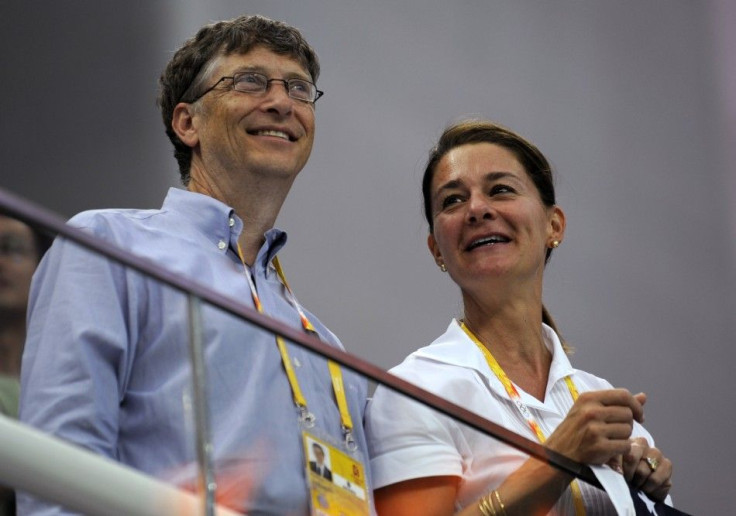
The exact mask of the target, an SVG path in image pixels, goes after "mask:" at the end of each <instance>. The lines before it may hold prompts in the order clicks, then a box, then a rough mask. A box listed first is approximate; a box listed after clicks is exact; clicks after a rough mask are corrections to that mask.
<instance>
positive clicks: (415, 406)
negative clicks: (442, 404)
mask: <svg viewBox="0 0 736 516" xmlns="http://www.w3.org/2000/svg"><path fill="white" fill-rule="evenodd" d="M366 434H367V439H368V450H369V452H370V457H371V472H372V474H373V481H374V487H376V488H379V487H384V486H387V485H391V484H395V483H397V482H402V481H404V480H410V479H414V478H422V477H433V476H444V475H450V476H462V474H463V458H462V456H461V453H460V452H459V451H458V450H459V449H461V446H460V445H459V444H458V443H456V442H455V441H456V438H457V437H458V436H459V434H460V433H459V431H458V430H457V425H456V424H455V423H454V422H453V421H452V420H451V419H450V418H448V417H446V416H443V415H442V414H439V413H437V412H435V411H434V410H432V409H430V408H428V407H426V406H424V405H423V404H421V403H418V402H416V401H413V400H411V399H409V398H407V397H405V396H403V395H401V394H397V393H395V392H393V391H391V390H389V389H387V388H384V387H378V388H377V389H376V392H375V395H374V397H373V399H372V400H371V401H370V402H369V404H368V409H367V411H366Z"/></svg>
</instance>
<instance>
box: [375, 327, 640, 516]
mask: <svg viewBox="0 0 736 516" xmlns="http://www.w3.org/2000/svg"><path fill="white" fill-rule="evenodd" d="M543 334H544V338H545V344H546V345H547V347H548V349H550V351H551V352H552V354H553V356H552V364H551V366H550V371H549V378H548V382H547V389H546V392H545V397H544V401H543V402H542V401H539V400H538V399H536V398H535V397H533V396H531V395H529V394H527V393H526V392H524V391H523V390H522V389H520V388H519V387H518V386H517V389H518V391H519V394H520V395H521V398H522V400H523V402H524V403H526V405H527V406H528V407H529V410H530V411H531V413H532V414H533V415H534V417H535V418H536V420H537V422H538V423H539V425H540V427H541V429H542V432H543V433H544V434H545V435H547V436H549V435H550V434H551V433H552V432H553V431H554V430H555V428H557V426H558V425H559V424H560V423H561V422H562V420H563V419H564V417H565V415H566V414H567V413H568V411H569V410H570V408H571V407H572V404H573V399H572V395H571V394H570V391H569V389H568V387H567V385H566V383H565V381H564V378H565V377H566V376H571V377H572V379H573V381H574V383H575V385H576V387H577V389H578V391H579V392H581V393H582V392H586V391H593V390H601V389H611V388H612V386H611V384H610V383H608V382H607V381H606V380H603V379H601V378H598V377H596V376H594V375H592V374H589V373H586V372H584V371H579V370H577V369H574V368H573V367H572V365H571V364H570V361H569V360H568V358H567V355H565V353H564V351H563V349H562V345H561V343H560V341H559V339H558V337H557V335H556V334H555V332H554V331H553V330H552V329H551V328H550V327H548V326H546V325H543ZM390 372H391V373H393V374H395V375H397V376H399V377H401V378H403V379H404V380H407V381H409V382H411V383H414V384H416V385H418V386H420V387H422V388H424V389H426V390H428V391H431V392H433V393H435V394H437V395H439V396H442V397H444V398H446V399H448V400H450V401H452V402H454V403H456V404H458V405H461V406H463V407H465V408H466V409H468V410H471V411H473V412H476V413H477V414H479V415H480V416H482V417H484V418H486V419H489V420H491V421H493V422H495V423H498V424H500V425H502V426H504V427H506V428H508V429H509V430H512V431H514V432H516V433H518V434H521V435H522V436H524V437H527V438H528V439H531V440H533V441H535V442H536V441H537V437H536V435H535V434H534V433H533V432H532V430H531V429H530V428H529V426H528V424H527V421H526V420H525V419H524V418H523V417H522V416H521V415H520V413H519V411H518V410H517V408H516V406H515V405H514V404H513V402H512V401H511V399H510V398H509V396H508V394H507V393H506V390H505V389H504V387H503V384H502V383H501V382H500V381H499V380H498V378H497V377H496V376H495V375H494V374H493V372H492V371H491V370H490V368H489V367H488V364H487V362H486V360H485V357H484V356H483V354H482V353H481V351H480V350H479V349H478V348H477V346H476V345H475V344H474V343H473V342H472V341H471V340H470V338H469V337H468V336H467V335H466V334H465V332H464V331H463V330H462V328H461V327H460V325H459V324H458V322H457V321H456V320H453V321H452V322H451V323H450V326H449V327H448V328H447V331H446V332H445V334H444V335H442V336H441V337H440V338H438V339H437V340H435V341H434V342H433V343H432V344H431V345H429V346H427V347H424V348H421V349H419V350H417V351H415V352H414V353H412V354H411V355H409V356H408V357H407V358H406V359H405V360H404V362H402V363H401V364H399V365H398V366H396V367H395V368H393V369H391V371H390ZM366 431H367V437H368V448H369V451H370V455H371V469H372V472H373V480H374V486H375V487H376V488H378V487H383V486H387V485H391V484H395V483H397V482H401V481H404V480H409V479H413V478H421V477H430V476H441V475H443V476H444V475H451V476H457V477H460V479H461V481H460V485H459V490H458V499H457V501H456V505H457V509H461V508H463V507H465V506H467V505H469V504H473V503H475V502H476V501H477V500H478V498H479V497H480V496H482V495H484V494H485V493H487V492H489V491H490V490H492V489H495V488H496V487H498V486H499V485H500V484H501V483H502V482H503V481H504V479H506V477H508V476H509V475H510V474H511V473H512V472H513V471H515V470H516V469H518V468H519V467H520V466H521V465H522V463H524V462H525V461H526V460H527V459H528V456H527V455H526V454H524V453H522V452H520V451H518V450H516V449H515V448H513V447H511V446H509V445H507V444H504V443H501V442H499V441H497V440H495V439H494V438H492V437H489V436H486V435H485V434H483V433H481V432H479V431H477V430H474V429H471V428H469V427H467V426H465V425H462V424H460V423H457V422H455V421H454V420H453V419H451V418H449V417H447V416H444V415H442V414H439V413H437V412H435V411H433V410H431V409H428V408H427V407H425V406H424V405H422V404H420V403H418V402H415V401H413V400H410V399H409V398H406V397H404V396H402V395H399V394H396V393H395V392H393V391H391V390H390V389H387V388H384V387H379V388H378V389H377V390H376V393H375V395H374V397H373V399H372V400H371V402H370V404H369V405H368V410H367V412H366ZM632 437H646V439H647V441H649V444H650V446H653V441H652V438H651V436H650V435H649V433H648V432H647V431H646V430H645V429H644V428H643V427H642V426H641V425H639V424H638V423H634V429H633V433H632ZM596 469H597V470H600V469H602V468H596ZM606 470H607V472H605V473H604V475H605V479H601V475H599V479H601V480H602V483H604V485H605V486H606V488H607V489H608V490H609V492H612V491H613V492H618V493H625V495H626V498H627V500H625V501H623V503H624V504H625V505H627V506H628V505H629V503H630V498H629V497H628V494H629V491H628V487H627V486H626V482H625V480H624V478H623V476H621V475H619V474H618V473H615V472H613V471H612V470H610V469H609V468H606ZM598 473H599V471H596V474H598ZM579 483H580V487H581V491H582V495H583V500H584V503H585V507H586V514H587V515H588V516H590V515H594V514H616V510H615V509H614V507H613V505H612V503H611V501H610V499H609V497H608V496H607V495H606V493H604V492H603V491H600V490H599V489H597V488H595V487H592V486H589V485H587V484H586V483H585V482H582V481H581V482H579ZM611 483H613V484H618V485H612V486H611V485H610V484H611ZM609 486H610V487H611V488H610V489H609ZM617 505H618V504H617ZM632 508H633V506H632ZM627 512H628V511H627ZM549 514H552V515H556V514H575V511H574V507H573V500H572V496H571V492H570V489H569V488H568V489H567V490H566V491H565V493H563V495H562V496H561V497H560V499H559V500H558V502H557V504H556V505H555V507H554V508H553V510H552V511H551V512H550V513H549Z"/></svg>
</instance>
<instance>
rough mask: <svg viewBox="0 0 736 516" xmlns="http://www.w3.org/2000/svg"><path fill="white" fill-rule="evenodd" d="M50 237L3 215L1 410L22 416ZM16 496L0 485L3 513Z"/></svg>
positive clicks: (11, 510) (0, 224)
mask: <svg viewBox="0 0 736 516" xmlns="http://www.w3.org/2000/svg"><path fill="white" fill-rule="evenodd" d="M50 244H51V241H50V239H49V238H48V237H47V236H46V235H44V234H42V233H38V232H36V231H34V230H33V229H31V228H30V227H29V226H27V225H26V224H24V223H23V222H21V221H19V220H16V219H13V218H10V217H6V216H4V215H0V414H3V415H5V416H10V417H17V416H18V395H19V390H20V382H19V377H20V360H21V355H22V354H23V343H24V342H25V338H26V307H27V306H28V288H29V287H30V285H31V277H32V276H33V271H34V270H36V266H37V265H38V262H39V260H40V259H41V256H43V253H44V252H46V250H47V249H48V247H49V245H50ZM14 500H15V496H14V494H13V491H12V490H11V489H7V488H5V487H2V486H0V515H5V514H15V501H14Z"/></svg>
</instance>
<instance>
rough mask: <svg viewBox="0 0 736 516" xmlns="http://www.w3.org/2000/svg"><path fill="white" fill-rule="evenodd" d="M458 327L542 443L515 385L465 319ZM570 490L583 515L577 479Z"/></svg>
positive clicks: (571, 384)
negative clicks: (483, 358) (473, 344)
mask: <svg viewBox="0 0 736 516" xmlns="http://www.w3.org/2000/svg"><path fill="white" fill-rule="evenodd" d="M460 327H461V328H462V329H463V331H464V332H465V334H466V335H467V336H468V337H470V340H472V341H473V342H474V343H475V345H476V346H478V349H480V351H481V352H482V353H483V356H484V357H485V359H486V362H487V363H488V367H490V368H491V371H493V374H495V375H496V378H498V380H499V381H500V382H501V383H502V384H503V386H504V388H505V389H506V393H507V394H508V395H509V397H510V398H511V400H512V401H513V402H514V405H515V406H516V408H517V409H518V410H519V413H521V416H522V417H523V418H524V419H525V420H526V422H527V424H528V425H529V428H531V429H532V432H534V434H535V435H536V436H537V439H538V440H539V442H540V443H544V441H546V440H547V437H546V436H545V435H544V432H542V429H541V428H540V427H539V423H537V420H536V419H535V418H534V416H533V415H532V413H531V411H530V410H529V407H527V406H526V403H524V402H523V401H522V399H521V395H519V391H517V390H516V386H515V385H514V384H513V383H512V382H511V379H510V378H509V377H508V376H507V375H506V373H505V372H504V370H503V368H502V367H501V365H500V364H499V363H498V362H497V361H496V359H495V358H494V357H493V355H492V354H491V352H490V351H489V350H488V348H487V347H485V346H484V345H483V343H482V342H481V341H480V339H479V338H478V337H477V336H476V335H475V333H473V331H472V330H471V329H470V328H468V326H467V325H466V324H465V321H461V323H460ZM565 384H567V388H568V390H569V391H570V395H571V396H572V399H573V401H576V400H577V399H578V389H577V387H575V383H574V382H573V381H572V378H571V377H570V376H566V377H565ZM570 490H571V491H572V500H573V504H574V505H575V514H576V515H577V516H584V515H585V506H584V505H583V495H582V493H581V492H580V486H579V485H578V482H577V480H573V481H572V482H571V483H570Z"/></svg>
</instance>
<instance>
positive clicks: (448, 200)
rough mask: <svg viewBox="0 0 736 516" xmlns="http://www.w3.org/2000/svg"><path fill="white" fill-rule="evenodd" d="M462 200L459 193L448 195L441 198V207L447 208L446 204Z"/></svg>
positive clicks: (449, 204)
mask: <svg viewBox="0 0 736 516" xmlns="http://www.w3.org/2000/svg"><path fill="white" fill-rule="evenodd" d="M462 200H463V198H462V197H460V196H459V195H448V196H447V197H445V198H444V199H442V208H447V207H448V206H451V205H453V204H457V203H459V202H462Z"/></svg>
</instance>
